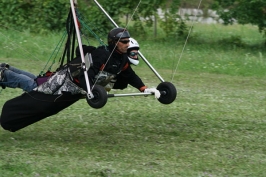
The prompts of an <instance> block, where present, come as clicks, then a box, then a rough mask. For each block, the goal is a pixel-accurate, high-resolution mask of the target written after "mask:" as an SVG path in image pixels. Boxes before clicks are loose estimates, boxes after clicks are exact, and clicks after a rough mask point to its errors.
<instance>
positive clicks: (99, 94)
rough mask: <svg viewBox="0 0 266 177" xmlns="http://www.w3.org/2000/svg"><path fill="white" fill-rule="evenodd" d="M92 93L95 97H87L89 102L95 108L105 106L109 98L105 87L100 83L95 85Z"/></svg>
mask: <svg viewBox="0 0 266 177" xmlns="http://www.w3.org/2000/svg"><path fill="white" fill-rule="evenodd" d="M92 94H93V96H94V98H92V99H88V97H86V100H87V103H88V104H89V105H90V106H91V107H92V108H95V109H99V108H102V107H104V105H105V104H106V103H107V98H108V97H107V92H106V91H105V89H104V88H103V87H102V86H100V85H95V86H94V87H93V89H92Z"/></svg>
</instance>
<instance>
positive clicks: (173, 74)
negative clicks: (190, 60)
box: [171, 0, 202, 82]
mask: <svg viewBox="0 0 266 177" xmlns="http://www.w3.org/2000/svg"><path fill="white" fill-rule="evenodd" d="M201 3H202V0H200V2H199V5H198V8H197V9H198V10H199V8H200V6H201ZM195 17H196V14H195ZM194 23H195V19H193V20H192V25H191V27H190V29H189V32H188V35H187V38H186V41H185V43H184V46H183V48H182V51H181V54H180V56H179V59H178V62H177V65H176V67H175V70H174V71H173V73H172V79H171V82H173V79H174V76H175V73H176V71H177V68H178V65H179V63H180V61H181V58H182V56H183V54H184V50H185V48H186V45H187V42H188V38H189V36H190V34H191V32H192V29H193V26H194Z"/></svg>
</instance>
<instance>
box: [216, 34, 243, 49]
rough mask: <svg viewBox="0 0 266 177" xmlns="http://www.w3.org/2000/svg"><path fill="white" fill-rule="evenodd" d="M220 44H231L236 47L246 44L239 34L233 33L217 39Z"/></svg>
mask: <svg viewBox="0 0 266 177" xmlns="http://www.w3.org/2000/svg"><path fill="white" fill-rule="evenodd" d="M219 42H220V44H223V45H233V46H237V47H244V46H246V43H245V42H244V41H243V39H242V37H241V36H240V35H233V36H230V37H227V38H224V39H222V40H220V41H219Z"/></svg>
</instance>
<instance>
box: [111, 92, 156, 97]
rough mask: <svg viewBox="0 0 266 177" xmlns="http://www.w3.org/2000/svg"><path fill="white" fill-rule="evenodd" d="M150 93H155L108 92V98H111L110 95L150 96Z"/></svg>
mask: <svg viewBox="0 0 266 177" xmlns="http://www.w3.org/2000/svg"><path fill="white" fill-rule="evenodd" d="M148 95H153V93H125V94H108V98H110V97H126V96H148Z"/></svg>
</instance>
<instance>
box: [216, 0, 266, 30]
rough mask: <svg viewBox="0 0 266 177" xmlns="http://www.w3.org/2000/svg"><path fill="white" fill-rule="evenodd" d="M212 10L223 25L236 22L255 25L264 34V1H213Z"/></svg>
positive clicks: (265, 11) (265, 2)
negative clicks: (221, 20)
mask: <svg viewBox="0 0 266 177" xmlns="http://www.w3.org/2000/svg"><path fill="white" fill-rule="evenodd" d="M213 8H214V9H216V10H217V12H218V14H219V15H220V17H221V18H222V19H223V20H224V23H225V24H232V23H234V20H237V22H238V23H239V24H253V25H257V26H258V28H259V31H260V32H263V33H264V34H266V1H265V0H215V4H214V6H213Z"/></svg>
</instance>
